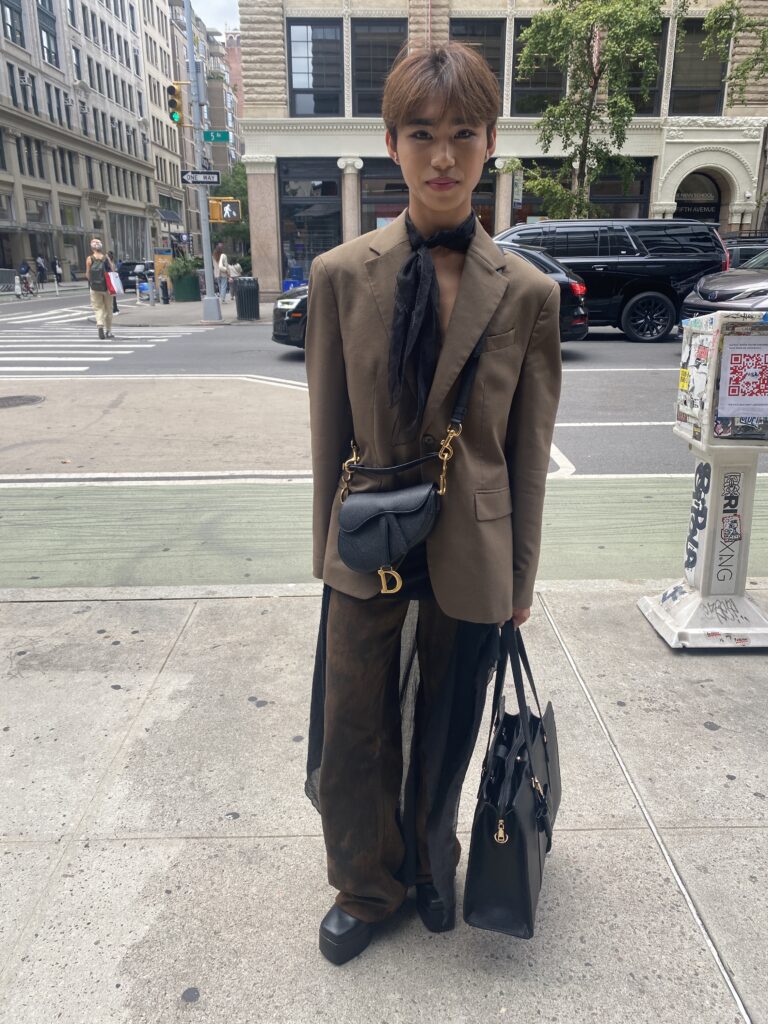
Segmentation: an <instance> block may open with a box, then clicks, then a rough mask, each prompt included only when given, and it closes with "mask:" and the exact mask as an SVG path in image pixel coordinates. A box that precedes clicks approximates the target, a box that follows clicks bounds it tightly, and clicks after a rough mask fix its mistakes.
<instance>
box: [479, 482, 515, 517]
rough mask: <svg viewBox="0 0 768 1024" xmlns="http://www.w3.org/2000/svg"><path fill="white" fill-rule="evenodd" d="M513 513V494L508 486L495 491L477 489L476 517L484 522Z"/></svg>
mask: <svg viewBox="0 0 768 1024" xmlns="http://www.w3.org/2000/svg"><path fill="white" fill-rule="evenodd" d="M509 515H512V495H511V494H510V492H509V488H508V487H500V488H498V490H495V491H475V517H476V518H477V519H478V520H479V521H480V522H481V523H482V522H485V521H487V520H489V519H501V518H502V517H503V516H509Z"/></svg>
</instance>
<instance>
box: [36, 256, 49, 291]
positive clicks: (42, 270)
mask: <svg viewBox="0 0 768 1024" xmlns="http://www.w3.org/2000/svg"><path fill="white" fill-rule="evenodd" d="M35 267H36V269H37V286H38V288H39V289H40V291H41V292H44V291H45V282H46V281H47V280H48V267H47V266H46V263H45V260H44V259H43V257H42V256H41V255H40V254H39V253H38V255H37V257H36V259H35Z"/></svg>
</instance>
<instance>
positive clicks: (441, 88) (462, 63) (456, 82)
mask: <svg viewBox="0 0 768 1024" xmlns="http://www.w3.org/2000/svg"><path fill="white" fill-rule="evenodd" d="M436 99H437V100H439V101H440V104H441V107H440V116H441V117H442V116H443V115H444V114H445V113H446V111H448V110H451V111H456V115H457V117H461V119H462V120H463V121H465V122H466V123H467V124H471V125H481V124H484V125H485V126H486V129H487V132H488V135H489V137H490V133H491V129H492V128H494V127H495V125H496V119H497V117H498V116H499V106H500V105H501V97H500V94H499V83H498V81H497V80H496V76H495V75H494V73H493V72H492V71H491V69H490V67H489V66H488V64H487V62H486V61H485V60H484V59H483V58H482V57H481V56H480V54H479V53H477V51H476V50H473V49H471V48H470V47H469V46H465V45H464V44H463V43H455V42H450V43H446V44H445V45H444V46H428V47H420V48H418V49H416V50H412V51H411V52H410V53H408V51H407V49H406V48H405V47H404V48H403V49H402V50H401V51H400V53H399V54H398V56H397V59H396V60H395V63H394V65H393V67H392V70H391V71H390V73H389V76H388V77H387V81H386V84H385V86H384V99H383V102H382V110H381V113H382V117H383V118H384V123H385V124H386V126H387V129H388V131H389V133H390V135H391V136H392V139H393V140H394V141H395V142H396V141H397V127H398V125H405V124H408V122H409V121H410V119H411V118H412V117H418V116H419V114H420V112H421V111H422V110H423V109H424V107H425V105H426V104H428V103H431V102H432V101H433V100H436Z"/></svg>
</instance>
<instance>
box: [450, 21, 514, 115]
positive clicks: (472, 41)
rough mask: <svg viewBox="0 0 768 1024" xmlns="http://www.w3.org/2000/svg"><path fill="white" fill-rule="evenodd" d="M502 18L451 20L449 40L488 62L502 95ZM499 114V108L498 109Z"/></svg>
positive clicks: (504, 28) (503, 25)
mask: <svg viewBox="0 0 768 1024" xmlns="http://www.w3.org/2000/svg"><path fill="white" fill-rule="evenodd" d="M505 30H506V22H505V21H504V19H503V18H451V39H455V40H456V41H457V42H459V43H464V44H465V46H471V47H472V49H473V50H477V52H478V53H479V54H480V56H481V57H484V58H485V60H486V61H487V62H488V64H489V66H490V69H491V71H492V72H493V73H494V75H495V76H496V80H497V81H498V83H499V92H500V93H501V94H502V95H503V93H504V34H505ZM499 110H500V112H501V108H499Z"/></svg>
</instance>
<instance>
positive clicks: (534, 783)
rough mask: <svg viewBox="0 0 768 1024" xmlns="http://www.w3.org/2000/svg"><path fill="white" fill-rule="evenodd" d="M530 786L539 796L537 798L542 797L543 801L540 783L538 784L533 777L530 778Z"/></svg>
mask: <svg viewBox="0 0 768 1024" xmlns="http://www.w3.org/2000/svg"><path fill="white" fill-rule="evenodd" d="M531 785H532V786H533V788H534V789H535V790H536V792H537V793H538V794H539V796H540V797H542V799H543V797H544V790H543V789H542V788H541V783H540V782H539V780H538V779H537V778H536V776H535V775H532V776H531Z"/></svg>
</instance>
